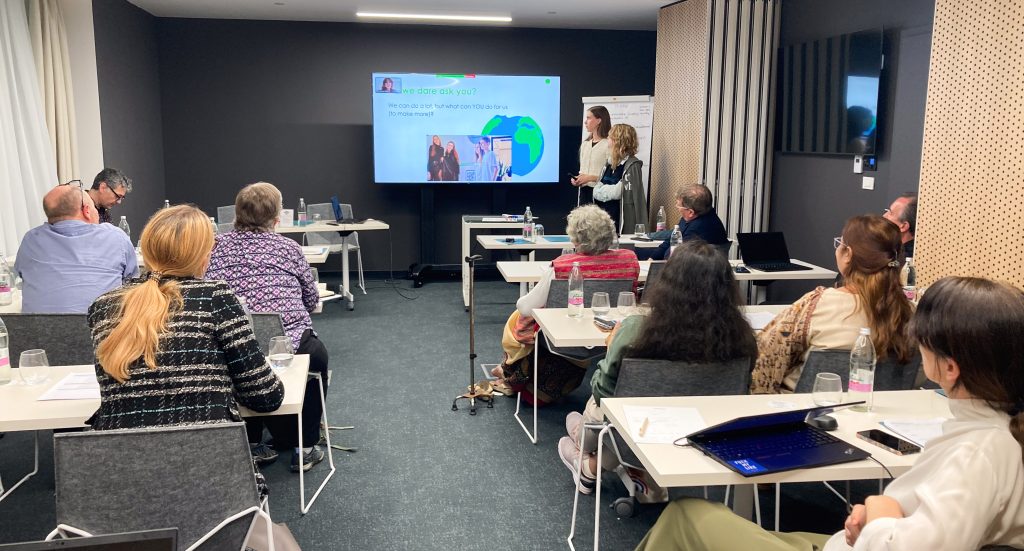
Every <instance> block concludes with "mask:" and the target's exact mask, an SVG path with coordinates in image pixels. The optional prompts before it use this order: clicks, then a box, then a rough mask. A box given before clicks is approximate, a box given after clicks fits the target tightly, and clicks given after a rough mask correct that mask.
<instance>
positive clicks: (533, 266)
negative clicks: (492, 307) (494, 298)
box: [497, 259, 837, 283]
mask: <svg viewBox="0 0 1024 551" xmlns="http://www.w3.org/2000/svg"><path fill="white" fill-rule="evenodd" d="M652 262H655V261H652V260H641V261H640V281H647V272H648V271H649V270H650V268H651V263H652ZM657 262H664V261H657ZM729 262H730V263H731V264H732V265H733V267H737V266H743V262H742V261H740V260H730V261H729ZM792 262H793V263H794V264H800V265H802V266H808V267H810V268H811V269H810V270H793V271H786V272H762V271H761V270H755V269H753V268H748V273H736V274H735V275H736V280H737V281H771V280H777V279H789V280H794V279H807V280H815V279H835V277H836V275H837V274H836V272H833V271H832V270H829V269H827V268H822V267H821V266H815V265H814V264H811V263H809V262H804V261H802V260H797V259H793V260H792ZM497 265H498V271H499V272H500V273H501V275H502V277H504V278H505V281H507V282H509V283H537V282H538V281H540V278H541V275H542V274H543V273H544V269H545V268H547V267H549V266H551V261H542V260H535V261H525V262H516V261H510V260H502V261H499V262H497Z"/></svg>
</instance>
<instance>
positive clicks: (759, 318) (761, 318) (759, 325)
mask: <svg viewBox="0 0 1024 551" xmlns="http://www.w3.org/2000/svg"><path fill="white" fill-rule="evenodd" d="M743 315H744V316H746V318H747V323H749V324H750V327H752V328H753V329H754V331H760V330H762V329H764V327H765V326H766V325H768V324H769V323H771V321H772V320H773V319H775V314H773V313H771V312H747V313H745V314H743Z"/></svg>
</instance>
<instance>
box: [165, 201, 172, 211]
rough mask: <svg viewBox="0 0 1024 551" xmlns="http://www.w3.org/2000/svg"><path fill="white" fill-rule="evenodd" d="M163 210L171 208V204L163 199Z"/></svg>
mask: <svg viewBox="0 0 1024 551" xmlns="http://www.w3.org/2000/svg"><path fill="white" fill-rule="evenodd" d="M164 208H165V209H169V208H171V202H170V201H168V200H167V199H164Z"/></svg>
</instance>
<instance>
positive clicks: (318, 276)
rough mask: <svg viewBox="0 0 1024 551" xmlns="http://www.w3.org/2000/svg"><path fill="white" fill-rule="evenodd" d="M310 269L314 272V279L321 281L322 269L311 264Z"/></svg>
mask: <svg viewBox="0 0 1024 551" xmlns="http://www.w3.org/2000/svg"><path fill="white" fill-rule="evenodd" d="M309 271H310V273H312V274H313V281H315V282H317V283H320V270H317V269H316V268H314V267H312V266H310V267H309Z"/></svg>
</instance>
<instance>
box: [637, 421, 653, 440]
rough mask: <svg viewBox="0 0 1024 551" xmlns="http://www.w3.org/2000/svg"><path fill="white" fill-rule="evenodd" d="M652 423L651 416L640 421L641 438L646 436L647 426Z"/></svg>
mask: <svg viewBox="0 0 1024 551" xmlns="http://www.w3.org/2000/svg"><path fill="white" fill-rule="evenodd" d="M650 424H651V419H650V418H649V417H644V422H643V423H640V438H643V437H644V434H645V433H646V432H647V427H648V425H650Z"/></svg>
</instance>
